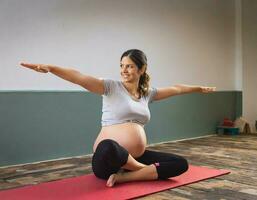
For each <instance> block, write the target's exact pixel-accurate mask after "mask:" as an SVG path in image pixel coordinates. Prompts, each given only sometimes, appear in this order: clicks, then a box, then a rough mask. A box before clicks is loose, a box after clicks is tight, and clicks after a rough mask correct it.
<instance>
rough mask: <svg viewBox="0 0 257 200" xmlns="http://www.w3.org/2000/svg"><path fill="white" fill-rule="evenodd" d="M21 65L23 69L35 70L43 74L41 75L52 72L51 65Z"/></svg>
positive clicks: (21, 63) (23, 63)
mask: <svg viewBox="0 0 257 200" xmlns="http://www.w3.org/2000/svg"><path fill="white" fill-rule="evenodd" d="M20 65H21V66H23V67H27V68H29V69H33V70H35V71H37V72H41V73H48V72H50V67H49V65H45V64H32V63H25V62H20Z"/></svg>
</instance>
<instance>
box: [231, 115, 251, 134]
mask: <svg viewBox="0 0 257 200" xmlns="http://www.w3.org/2000/svg"><path fill="white" fill-rule="evenodd" d="M235 127H238V128H239V129H240V133H251V128H250V125H249V123H248V122H247V121H246V120H245V119H244V118H243V117H239V118H237V119H236V121H235Z"/></svg>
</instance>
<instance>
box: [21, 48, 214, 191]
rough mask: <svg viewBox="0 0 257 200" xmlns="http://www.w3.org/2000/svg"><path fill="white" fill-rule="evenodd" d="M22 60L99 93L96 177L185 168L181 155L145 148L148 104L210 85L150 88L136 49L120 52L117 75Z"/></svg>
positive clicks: (165, 174)
mask: <svg viewBox="0 0 257 200" xmlns="http://www.w3.org/2000/svg"><path fill="white" fill-rule="evenodd" d="M20 64H21V65H22V66H24V67H27V68H30V69H33V70H35V71H37V72H41V73H47V72H51V73H53V74H55V75H57V76H59V77H60V78H62V79H64V80H67V81H70V82H72V83H74V84H78V85H80V86H82V87H84V88H85V89H87V90H88V91H90V92H93V93H96V94H99V95H101V96H102V97H103V105H102V122H101V123H102V128H101V131H100V133H99V134H98V137H97V138H96V141H95V143H94V146H93V152H94V154H93V158H92V169H93V172H94V174H95V176H96V177H98V178H101V179H106V180H107V183H106V185H107V186H108V187H112V186H113V185H114V184H115V183H121V182H128V181H140V180H156V179H167V178H170V177H174V176H178V175H180V174H182V173H184V172H186V171H187V169H188V162H187V160H186V159H185V158H183V157H181V156H179V155H175V154H171V153H166V152H157V151H150V150H146V145H147V138H146V134H145V130H144V125H145V124H146V123H147V122H149V120H150V111H149V108H148V104H149V103H151V102H153V101H158V100H162V99H165V98H168V97H170V96H174V95H181V94H185V93H191V92H212V91H214V90H215V88H214V87H202V86H188V85H175V86H170V87H164V88H155V87H150V85H149V81H150V77H149V75H148V74H147V72H146V71H147V58H146V55H145V54H144V52H142V51H140V50H138V49H131V50H128V51H126V52H124V53H123V54H122V56H121V58H120V75H121V80H112V79H98V78H95V77H92V76H89V75H85V74H82V73H80V72H78V71H76V70H74V69H71V68H63V67H59V66H54V65H49V64H31V63H25V62H21V63H20ZM121 169H123V170H121Z"/></svg>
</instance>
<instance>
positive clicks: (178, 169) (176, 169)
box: [155, 156, 189, 179]
mask: <svg viewBox="0 0 257 200" xmlns="http://www.w3.org/2000/svg"><path fill="white" fill-rule="evenodd" d="M155 166H156V169H157V173H158V179H167V178H171V177H175V176H179V175H181V174H183V173H185V172H186V171H187V170H188V167H189V165H188V161H187V160H186V159H185V158H183V157H181V156H178V157H177V159H176V160H175V161H174V160H172V161H170V162H160V163H156V164H155Z"/></svg>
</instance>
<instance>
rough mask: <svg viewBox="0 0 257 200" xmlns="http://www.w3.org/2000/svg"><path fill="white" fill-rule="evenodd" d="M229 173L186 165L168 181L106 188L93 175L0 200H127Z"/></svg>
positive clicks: (3, 194) (35, 187) (12, 192)
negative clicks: (183, 171) (185, 167)
mask: <svg viewBox="0 0 257 200" xmlns="http://www.w3.org/2000/svg"><path fill="white" fill-rule="evenodd" d="M228 173H230V172H229V171H227V170H217V169H209V168H206V167H197V166H192V165H190V167H189V170H188V171H187V172H186V173H184V174H182V175H180V176H177V177H174V178H170V179H168V180H155V181H138V182H129V183H121V184H117V185H115V186H114V187H112V188H109V187H106V186H105V184H106V180H102V179H98V178H96V177H95V176H94V175H93V174H89V175H84V176H79V177H74V178H67V179H63V180H59V181H52V182H47V183H41V184H38V185H33V186H25V187H22V188H17V189H11V190H4V191H0V199H1V200H59V199H60V200H85V199H90V200H92V199H102V200H108V199H110V200H115V199H131V198H135V197H139V196H144V195H147V194H151V193H155V192H159V191H163V190H166V189H170V188H175V187H179V186H182V185H186V184H189V183H195V182H198V181H201V180H205V179H208V178H213V177H217V176H221V175H224V174H228Z"/></svg>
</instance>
